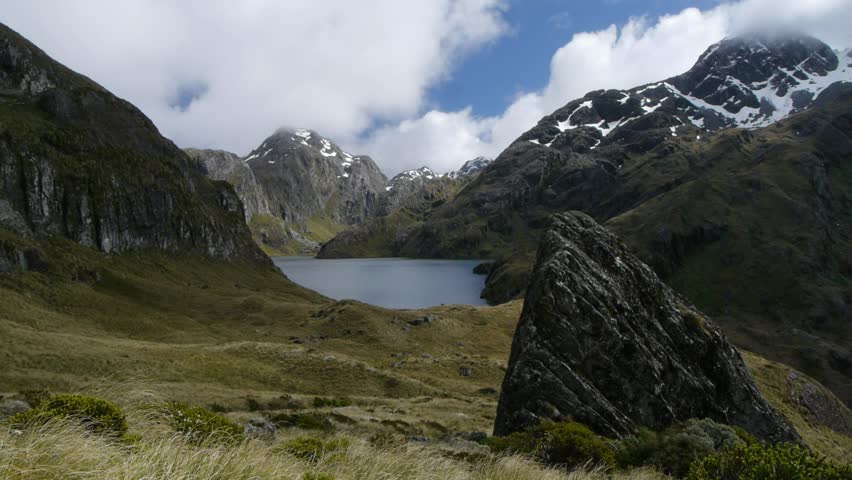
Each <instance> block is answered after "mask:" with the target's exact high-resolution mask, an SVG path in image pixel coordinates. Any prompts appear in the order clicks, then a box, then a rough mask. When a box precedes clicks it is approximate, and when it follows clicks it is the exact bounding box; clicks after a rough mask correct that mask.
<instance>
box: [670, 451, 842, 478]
mask: <svg viewBox="0 0 852 480" xmlns="http://www.w3.org/2000/svg"><path fill="white" fill-rule="evenodd" d="M686 478H687V480H849V479H850V478H852V464H846V465H838V464H835V463H832V462H830V461H827V460H825V459H824V458H822V457H820V456H818V455H814V454H813V453H811V452H809V451H808V450H807V449H806V448H804V447H801V446H799V445H795V444H782V445H775V446H767V445H759V444H753V445H747V446H739V447H734V448H732V449H729V450H725V451H723V452H720V453H717V454H714V455H710V456H708V457H706V458H704V459H703V460H700V461H698V462H695V463H694V464H693V465H692V467H691V468H690V469H689V475H688V476H687V477H686Z"/></svg>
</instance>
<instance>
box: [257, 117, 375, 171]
mask: <svg viewBox="0 0 852 480" xmlns="http://www.w3.org/2000/svg"><path fill="white" fill-rule="evenodd" d="M300 148H304V149H310V150H311V151H313V152H314V153H318V154H319V155H321V156H322V157H324V158H327V159H334V160H337V162H336V164H337V165H339V166H340V175H339V177H338V178H349V176H350V173H351V171H352V165H353V164H356V163H360V162H361V158H362V157H360V156H356V155H352V154H350V153H348V152H346V151H345V150H343V149H341V148H340V147H339V146H337V145H336V144H335V143H334V142H332V141H331V140H329V139H327V138H324V137H322V136H321V135H319V134H317V133H316V132H314V131H311V130H306V129H301V128H300V129H296V130H287V129H281V130H278V131H277V132H276V133H275V134H274V135H273V136H271V137H269V138H268V139H266V140H265V141H264V142H263V143H261V144H260V146H259V147H257V148H256V149H254V150H252V151H251V153H249V154H248V155H247V156H246V158H245V159H244V161H245V162H249V161H252V160H255V159H258V160H260V161H266V162H267V163H268V164H270V165H274V164H275V162H277V161H278V160H276V159H275V158H273V156H274V155H273V156H270V155H271V154H273V153H275V154H276V155H278V156H279V157H280V156H281V155H283V156H287V155H288V152H293V151H295V150H297V149H300ZM366 158H369V157H366Z"/></svg>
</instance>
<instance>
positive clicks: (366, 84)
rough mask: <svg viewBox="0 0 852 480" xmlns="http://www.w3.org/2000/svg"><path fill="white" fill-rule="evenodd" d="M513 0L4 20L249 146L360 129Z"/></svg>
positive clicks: (24, 12)
mask: <svg viewBox="0 0 852 480" xmlns="http://www.w3.org/2000/svg"><path fill="white" fill-rule="evenodd" d="M504 10H505V6H504V5H503V0H412V1H405V2H401V1H398V0H371V1H369V2H355V1H351V0H322V1H316V0H288V1H273V0H245V1H239V2H234V1H230V0H185V1H179V2H173V1H167V0H122V1H120V2H118V1H114V0H75V1H73V2H69V1H66V0H28V1H25V2H3V13H2V19H0V21H3V22H4V23H6V24H8V25H9V26H10V27H12V28H14V29H16V30H18V31H19V32H20V33H21V34H23V35H24V36H26V37H28V38H29V39H30V40H32V41H33V42H35V43H36V44H37V45H39V46H40V47H41V48H43V49H44V50H46V51H47V52H48V53H49V54H51V55H52V56H54V58H57V59H58V60H60V61H61V62H63V63H65V64H66V65H68V66H69V67H71V68H73V69H75V70H77V71H79V72H82V73H84V74H86V75H88V76H89V77H91V78H93V79H95V80H96V81H98V82H99V83H101V84H103V85H104V86H105V87H107V88H109V89H110V90H112V91H113V92H115V93H116V94H118V95H119V96H122V97H124V98H127V99H128V100H130V101H131V102H133V103H134V104H136V105H137V106H138V107H140V108H141V109H142V110H143V111H144V112H145V113H146V114H147V115H148V116H150V117H151V118H152V119H153V120H154V122H155V123H156V124H157V126H158V127H159V128H160V130H161V131H162V132H163V133H164V134H165V135H167V136H169V137H170V138H172V139H173V140H174V141H175V142H176V143H177V144H179V145H181V146H203V147H218V148H225V149H229V150H233V151H235V152H237V153H241V154H244V153H246V152H247V151H249V150H250V149H251V148H253V147H254V146H256V145H257V144H258V143H260V141H261V140H262V139H263V138H264V137H265V136H266V135H268V134H269V133H271V132H272V131H274V130H275V129H276V128H278V127H280V126H282V125H283V126H291V127H297V126H298V127H306V128H312V129H315V130H317V131H320V132H322V133H323V134H325V135H327V136H329V137H330V138H333V139H342V140H344V142H345V141H346V139H353V138H355V137H357V136H358V135H359V134H360V133H361V132H362V131H364V130H365V129H367V128H369V127H370V126H371V125H373V124H374V123H375V122H377V121H394V122H399V121H400V120H402V119H405V118H408V117H411V116H414V115H417V114H418V113H420V112H421V111H422V108H423V103H424V99H425V98H424V97H425V93H426V90H427V89H428V88H429V87H430V86H432V85H434V84H435V83H436V82H438V81H440V80H442V79H444V78H446V76H447V75H448V74H449V72H450V70H451V68H452V66H453V65H454V64H455V63H457V62H458V61H459V60H460V59H461V58H462V57H463V56H464V55H466V54H468V53H470V52H471V51H473V50H476V49H477V48H479V47H481V46H482V45H484V44H486V43H488V42H491V41H493V40H494V39H496V38H498V37H500V36H501V35H503V34H504V33H505V32H506V24H505V22H504V20H503V12H504Z"/></svg>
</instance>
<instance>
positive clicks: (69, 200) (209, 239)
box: [0, 25, 268, 269]
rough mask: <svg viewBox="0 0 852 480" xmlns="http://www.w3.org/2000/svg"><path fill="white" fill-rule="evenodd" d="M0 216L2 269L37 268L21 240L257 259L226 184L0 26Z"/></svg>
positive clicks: (141, 119)
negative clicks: (50, 238) (48, 239)
mask: <svg viewBox="0 0 852 480" xmlns="http://www.w3.org/2000/svg"><path fill="white" fill-rule="evenodd" d="M0 218H2V219H3V220H2V222H3V223H2V225H0V227H2V228H0V231H2V232H3V235H2V237H3V240H2V242H3V243H2V248H0V257H1V258H2V259H3V260H0V264H4V265H5V267H2V268H3V269H8V268H11V267H14V266H20V267H31V266H33V265H34V264H35V263H37V262H33V261H28V260H27V258H26V257H27V254H22V253H21V252H22V250H20V248H19V245H20V240H21V239H24V238H25V237H31V236H35V237H39V238H40V237H43V236H63V237H67V238H69V239H72V240H74V241H76V242H78V243H80V244H82V245H85V246H91V247H95V248H97V249H99V250H102V251H104V252H107V253H112V252H123V251H128V250H137V249H150V248H154V249H163V250H170V251H192V252H196V253H200V254H204V255H210V256H215V257H223V258H244V259H250V260H252V261H257V262H268V260H267V259H266V258H265V257H264V256H263V254H262V253H261V252H260V250H259V249H258V248H257V247H256V246H255V245H254V243H253V242H252V241H251V237H250V236H249V233H248V229H247V228H246V226H245V223H244V222H243V219H244V216H243V210H242V206H241V204H240V201H239V199H238V198H237V196H236V195H235V193H234V191H233V189H232V188H231V187H230V186H229V185H228V184H227V183H225V182H211V181H210V180H208V179H207V178H205V176H204V174H203V172H202V171H201V170H200V169H199V168H198V164H197V163H196V162H195V161H193V160H192V159H190V158H189V157H188V156H187V155H186V154H185V153H183V152H182V151H181V150H180V149H178V148H177V147H176V146H175V145H174V144H173V143H172V142H170V141H169V140H167V139H165V138H163V137H162V136H161V135H160V134H159V132H158V131H157V129H156V127H155V126H154V124H153V123H151V121H150V120H149V119H148V118H146V117H145V116H144V115H143V114H142V113H141V112H140V111H139V110H138V109H136V108H135V107H134V106H133V105H130V104H129V103H127V102H125V101H124V100H121V99H119V98H117V97H115V96H113V95H112V94H110V93H109V92H108V91H106V90H105V89H104V88H103V87H101V86H100V85H98V84H96V83H94V82H93V81H91V80H89V79H88V78H86V77H83V76H82V75H79V74H77V73H75V72H72V71H71V70H69V69H67V68H65V67H64V66H62V65H60V64H59V63H57V62H55V61H54V60H52V59H51V58H50V57H48V56H47V54H45V53H44V52H43V51H41V50H39V49H38V48H37V47H36V46H34V45H33V44H32V43H30V42H29V41H27V40H26V39H24V38H23V37H21V36H20V35H18V34H17V33H15V32H14V31H12V30H11V29H9V28H8V27H6V26H5V25H0ZM16 245H18V246H16ZM16 252H17V253H16ZM30 252H31V253H30V254H29V255H30V256H32V255H33V254H32V251H30ZM30 260H32V259H30Z"/></svg>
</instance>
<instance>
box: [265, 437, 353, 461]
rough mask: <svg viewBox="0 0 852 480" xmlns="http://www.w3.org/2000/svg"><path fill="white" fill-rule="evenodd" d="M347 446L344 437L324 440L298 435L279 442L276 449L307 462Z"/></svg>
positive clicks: (347, 442)
mask: <svg viewBox="0 0 852 480" xmlns="http://www.w3.org/2000/svg"><path fill="white" fill-rule="evenodd" d="M347 447H349V440H346V439H344V438H337V439H334V440H329V441H327V442H326V441H323V440H321V439H319V438H315V437H298V438H291V439H290V440H287V441H285V442H283V443H281V444H280V445H279V446H278V447H277V448H276V451H278V452H283V453H287V454H290V455H293V456H294V457H298V458H301V459H302V460H307V461H309V462H316V461H317V460H319V459H320V458H322V457H325V456H328V455H333V454H336V453H337V452H339V451H341V450H344V449H346V448H347Z"/></svg>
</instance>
